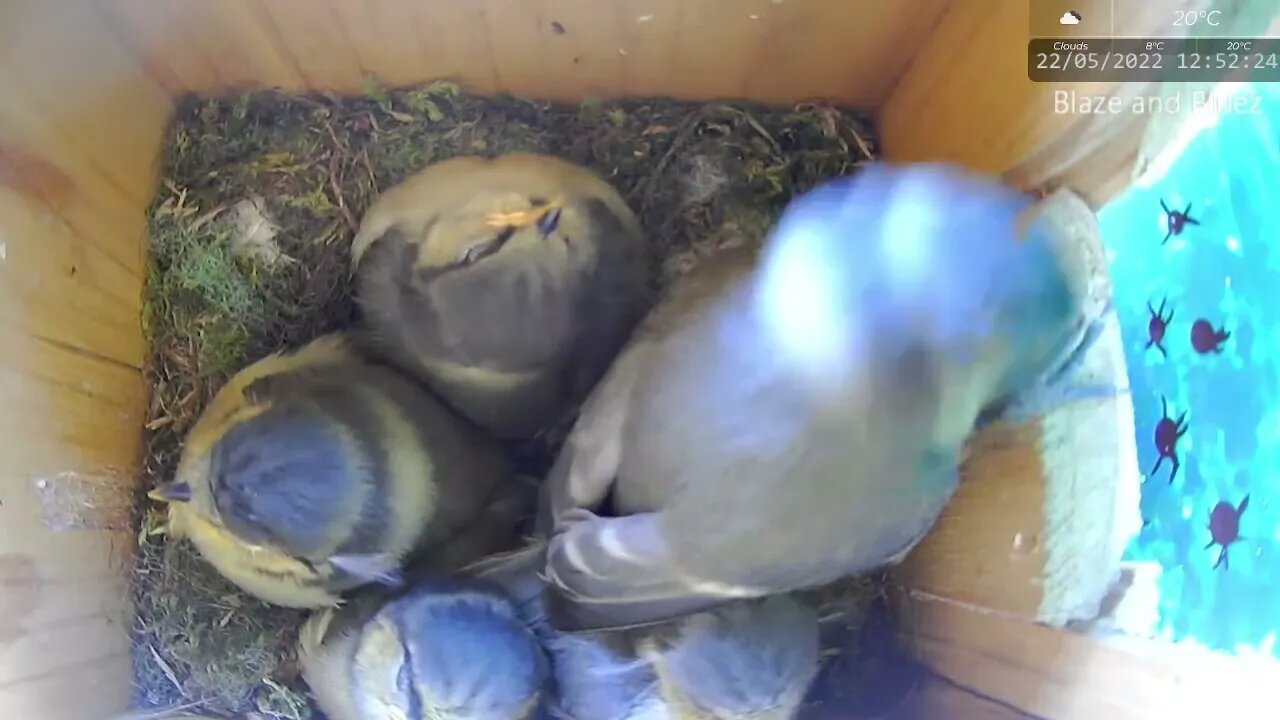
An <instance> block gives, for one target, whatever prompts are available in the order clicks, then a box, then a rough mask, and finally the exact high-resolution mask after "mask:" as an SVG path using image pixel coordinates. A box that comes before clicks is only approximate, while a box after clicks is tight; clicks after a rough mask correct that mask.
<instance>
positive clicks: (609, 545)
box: [540, 164, 1077, 631]
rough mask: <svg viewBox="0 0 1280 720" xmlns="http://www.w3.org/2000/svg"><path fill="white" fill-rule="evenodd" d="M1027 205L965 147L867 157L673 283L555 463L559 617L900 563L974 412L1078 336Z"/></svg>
mask: <svg viewBox="0 0 1280 720" xmlns="http://www.w3.org/2000/svg"><path fill="white" fill-rule="evenodd" d="M1029 204H1030V198H1029V197H1026V196H1024V195H1022V194H1020V193H1018V192H1016V191H1015V190H1013V189H1011V188H1008V187H1006V186H1004V185H1002V184H1000V183H999V182H997V181H996V180H994V179H991V178H986V177H982V176H978V175H974V174H970V173H967V172H964V171H962V170H960V169H958V168H955V167H951V166H945V165H930V164H914V165H912V164H909V165H889V164H880V165H874V166H871V167H869V168H867V169H865V170H863V171H862V172H860V173H859V174H857V175H855V176H853V177H850V178H844V179H840V180H836V181H832V182H829V183H827V184H825V185H823V186H820V187H819V188H817V189H815V190H813V191H810V192H809V193H806V194H804V195H802V196H800V197H798V198H796V199H794V200H793V201H792V202H791V203H790V204H789V205H788V206H787V208H786V209H785V210H784V213H783V215H782V217H781V218H780V219H779V221H778V223H777V224H776V225H775V227H773V228H772V229H771V231H770V233H769V235H768V237H767V238H766V243H765V246H764V247H763V248H761V249H760V250H759V252H758V253H757V252H756V251H753V250H751V249H744V248H738V249H733V250H729V251H725V252H724V253H723V254H722V255H721V256H720V257H718V258H714V259H713V260H711V261H708V262H706V263H704V264H703V265H702V266H700V267H699V268H697V269H695V270H694V271H693V272H691V273H689V274H688V275H685V276H684V277H682V278H680V279H679V280H678V281H677V282H676V283H675V284H673V286H672V288H671V289H670V291H669V292H668V294H667V296H666V297H665V298H663V299H662V300H661V301H660V302H659V304H658V306H657V307H656V308H655V309H654V310H653V311H652V312H651V313H650V314H649V315H648V316H647V317H646V319H645V320H644V321H642V323H641V324H640V325H639V326H638V327H637V329H636V332H635V333H634V334H633V335H632V337H631V339H630V340H629V342H628V345H627V347H626V348H624V350H623V351H622V353H621V354H620V355H619V357H618V360H617V361H616V362H615V363H614V364H613V366H612V367H611V369H610V371H609V373H608V374H607V375H606V376H605V378H604V379H603V380H602V381H601V382H600V384H599V385H598V386H597V387H596V388H595V390H594V391H593V392H592V394H591V395H590V396H589V397H588V399H587V400H586V402H585V403H584V404H583V407H582V411H581V414H580V415H579V417H578V419H577V421H576V424H575V425H574V427H573V429H572V431H571V433H570V435H569V438H568V440H567V441H566V443H565V445H564V447H563V449H562V450H561V451H560V455H559V456H558V458H557V460H556V463H555V466H554V467H553V468H552V471H551V473H550V475H549V477H548V479H547V481H546V485H545V487H544V490H545V495H546V500H545V501H544V503H543V508H542V511H541V513H542V517H541V520H540V526H541V528H542V529H543V531H545V532H550V539H549V545H548V549H547V559H546V566H545V569H544V574H545V575H546V577H547V581H548V584H549V586H550V588H551V591H552V592H551V594H550V597H549V598H548V608H547V609H548V613H549V616H550V618H551V621H552V622H553V624H555V625H556V627H557V628H559V629H561V630H566V631H578V630H590V629H608V628H622V627H631V626H640V625H644V624H647V623H654V622H661V621H663V620H668V619H671V618H675V617H679V616H682V615H687V614H691V613H694V612H700V611H704V610H707V609H709V608H712V607H715V606H717V605H718V604H721V603H723V602H725V601H727V600H730V599H734V598H752V597H763V596H766V595H771V594H775V593H781V592H787V591H792V590H799V589H803V588H810V587H815V586H818V585H825V584H827V583H830V582H832V581H835V580H837V579H840V578H843V577H847V576H850V575H855V574H860V573H863V572H867V571H870V570H873V569H875V568H878V567H883V566H886V565H889V564H892V563H896V562H898V561H899V560H901V558H902V557H904V556H905V555H906V554H907V553H908V552H909V551H910V550H911V549H912V548H913V547H914V546H915V544H916V543H918V542H919V541H920V539H921V538H923V537H924V535H925V534H926V533H927V532H928V530H929V529H930V528H931V527H932V525H933V523H934V522H935V520H936V519H937V517H938V515H939V513H940V512H941V510H942V508H943V507H944V506H945V504H946V503H947V501H948V500H949V499H950V497H951V495H952V493H953V491H954V489H955V487H956V485H957V482H958V465H959V463H960V460H961V459H962V452H963V450H964V447H965V445H966V442H967V440H968V438H969V436H970V435H971V433H972V431H973V429H974V426H975V421H976V419H977V417H978V415H979V413H981V412H982V411H983V410H984V408H986V407H988V406H989V405H991V404H992V403H993V402H995V401H996V399H997V398H998V397H1000V396H1002V395H1003V394H1006V393H1008V392H1009V391H1010V390H1011V389H1013V387H1012V386H1013V384H1014V382H1015V381H1016V380H1017V379H1021V378H1033V377H1036V376H1038V375H1039V374H1040V370H1041V369H1042V368H1044V367H1046V366H1047V365H1049V364H1051V362H1052V361H1053V359H1055V358H1058V357H1060V356H1061V354H1062V344H1063V343H1064V342H1066V338H1068V337H1069V336H1070V332H1069V331H1068V326H1069V325H1070V324H1071V321H1072V319H1073V318H1074V317H1076V316H1077V314H1076V313H1075V311H1074V309H1073V307H1072V305H1073V297H1072V295H1071V293H1070V292H1069V291H1068V287H1067V280H1066V278H1065V276H1064V272H1063V269H1062V267H1061V265H1060V263H1059V262H1058V261H1057V257H1056V256H1055V254H1054V253H1053V252H1052V251H1051V250H1050V249H1049V248H1048V247H1047V246H1046V244H1045V243H1044V242H1042V241H1041V240H1040V239H1037V237H1035V236H1030V237H1026V238H1023V234H1022V232H1021V230H1022V226H1021V225H1020V219H1021V218H1022V213H1023V212H1024V211H1025V210H1026V208H1027V207H1028V205H1029Z"/></svg>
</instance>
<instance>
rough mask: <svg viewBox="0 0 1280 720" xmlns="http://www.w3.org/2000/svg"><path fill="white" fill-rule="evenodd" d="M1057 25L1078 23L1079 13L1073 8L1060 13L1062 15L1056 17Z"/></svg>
mask: <svg viewBox="0 0 1280 720" xmlns="http://www.w3.org/2000/svg"><path fill="white" fill-rule="evenodd" d="M1058 24H1059V25H1079V24H1080V13H1078V12H1076V11H1075V10H1071V11H1068V12H1064V13H1062V17H1060V18H1058Z"/></svg>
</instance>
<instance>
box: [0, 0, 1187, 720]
mask: <svg viewBox="0 0 1280 720" xmlns="http://www.w3.org/2000/svg"><path fill="white" fill-rule="evenodd" d="M1028 5H1029V3H1027V2H1026V0H989V1H987V2H981V3H978V2H968V0H964V1H962V2H952V1H951V0H913V1H912V2H878V3H873V2H854V1H853V0H841V1H839V2H836V1H834V0H360V1H357V0H5V1H4V2H3V3H0V320H2V321H3V324H2V325H0V407H4V409H5V411H6V412H5V413H4V414H3V416H0V422H2V423H4V425H3V429H4V436H3V437H4V440H3V441H0V447H2V448H3V450H2V452H3V455H2V457H4V458H5V462H3V463H2V464H0V469H2V470H3V472H2V474H0V717H15V718H41V719H44V718H48V719H50V720H64V719H66V720H89V719H90V718H98V717H101V716H102V715H103V714H105V713H108V712H110V711H113V710H116V709H118V708H120V707H122V706H123V704H124V701H125V698H126V696H127V692H128V688H129V663H128V657H127V654H126V653H127V641H126V634H125V629H126V628H125V624H127V623H128V622H129V620H128V595H127V588H126V587H125V581H124V577H123V573H122V565H123V563H124V562H125V560H126V559H127V557H128V554H129V552H130V549H131V545H132V538H131V533H130V528H129V527H128V515H127V513H128V506H129V501H130V499H131V495H130V493H131V492H132V489H133V488H132V481H133V478H134V476H135V469H136V460H137V451H138V439H139V433H138V425H139V421H140V418H141V416H142V411H143V407H144V403H145V402H146V390H145V388H144V387H143V383H142V382H141V378H140V374H139V371H138V368H139V365H140V363H141V361H142V358H143V354H144V347H143V341H142V335H141V331H140V326H139V323H138V319H137V318H138V311H139V306H140V291H141V288H142V282H143V274H144V265H145V262H144V255H143V248H144V242H143V241H144V218H143V208H144V207H145V205H146V203H147V202H148V200H149V198H150V195H151V192H152V189H153V185H154V181H155V176H156V161H157V152H158V146H159V142H160V138H161V134H162V130H163V127H164V124H165V122H166V121H167V118H168V116H169V113H170V112H171V109H172V108H171V103H172V98H173V97H175V96H177V95H178V94H180V93H182V92H185V91H188V90H194V91H212V90H218V89H223V88H249V87H266V86H279V87H283V88H287V89H291V90H302V89H312V90H332V91H339V92H355V91H359V89H360V87H361V83H362V78H363V77H364V76H365V75H375V76H377V77H378V78H379V79H380V80H381V81H382V82H384V83H386V84H390V85H404V84H410V83H416V82H421V81H426V80H431V79H436V78H451V79H455V80H458V81H460V82H463V83H465V84H467V85H469V86H472V87H474V88H475V89H478V90H482V91H488V92H503V91H510V92H517V93H520V94H524V95H530V96H535V97H544V98H551V99H579V98H582V97H585V96H603V95H642V94H665V95H672V96H677V97H686V98H703V99H707V98H716V97H720V98H725V97H730V98H732V97H744V98H751V99H758V100H764V101H772V102H792V101H798V100H807V99H814V98H822V99H830V100H835V101H840V102H846V103H851V104H859V105H867V106H870V107H873V108H882V110H883V113H882V125H883V127H884V135H885V144H886V148H887V151H888V153H889V154H890V155H891V156H893V157H896V158H899V159H938V158H947V159H952V160H958V161H961V162H964V163H966V164H969V165H971V166H976V167H978V168H981V169H988V170H994V171H997V172H1003V173H1007V174H1008V175H1009V176H1010V177H1012V178H1013V179H1015V180H1017V181H1019V182H1021V183H1023V184H1025V185H1027V186H1044V185H1046V184H1050V185H1051V184H1056V183H1067V184H1071V185H1072V186H1074V187H1075V188H1076V189H1078V190H1080V191H1081V192H1082V193H1083V194H1085V195H1086V196H1088V197H1090V198H1091V199H1093V200H1094V201H1095V202H1100V201H1102V200H1104V199H1105V198H1106V197H1108V196H1109V195H1110V194H1112V193H1114V192H1115V191H1116V190H1118V189H1119V188H1120V187H1122V186H1123V184H1124V182H1125V181H1126V180H1127V172H1128V167H1129V163H1130V162H1131V155H1132V153H1131V150H1133V149H1134V148H1136V142H1134V140H1135V138H1136V136H1135V133H1136V132H1137V130H1135V128H1139V126H1138V125H1135V124H1134V122H1133V119H1132V118H1128V119H1126V118H1105V117H1092V118H1091V117H1080V116H1071V115H1065V116H1060V115H1054V113H1053V110H1052V104H1051V103H1052V100H1051V92H1052V90H1053V89H1054V88H1052V87H1050V86H1038V85H1033V84H1031V83H1030V82H1029V81H1027V80H1026V77H1025V55H1024V53H1025V38H1026V31H1027V28H1028V23H1029V18H1028V15H1027V13H1028ZM1104 6H1108V3H1107V2H1106V1H1105V0H1087V1H1084V2H1080V3H1077V4H1076V5H1075V6H1073V7H1077V9H1080V10H1081V11H1082V12H1084V13H1086V14H1089V13H1095V12H1103V8H1104ZM1167 7H1168V5H1167V4H1165V8H1166V9H1167ZM1149 19H1150V18H1149V17H1147V16H1145V15H1142V14H1141V13H1139V14H1138V15H1135V16H1134V17H1132V18H1129V17H1122V18H1121V19H1120V22H1122V23H1127V24H1128V27H1130V28H1138V27H1140V26H1141V24H1142V23H1143V22H1146V21H1147V20H1149ZM1134 32H1135V34H1136V31H1134ZM1094 90H1095V91H1097V92H1107V93H1120V92H1123V91H1124V89H1123V88H1114V87H1106V88H1095V89H1094ZM1130 90H1132V89H1130ZM1139 129H1140V128H1139ZM989 461H990V462H988V463H986V466H984V467H986V468H987V469H985V470H982V471H981V472H978V473H977V474H978V477H976V478H974V479H975V480H977V481H979V482H981V481H983V480H986V482H987V485H986V486H985V489H984V487H983V486H981V485H977V484H975V486H974V489H972V490H970V491H969V492H971V493H976V495H972V496H969V501H968V504H967V505H966V507H970V508H973V507H990V508H996V509H999V508H1003V510H991V509H988V510H983V511H982V512H987V513H991V512H998V514H1000V515H1003V516H1006V517H1013V516H1016V517H1017V518H1018V519H1019V521H1023V520H1026V521H1030V522H1032V523H1034V522H1036V521H1037V519H1038V518H1039V517H1040V516H1039V514H1038V513H1037V510H1038V508H1039V506H1040V505H1042V503H1043V492H1042V490H1041V487H1040V486H1039V485H1038V484H1037V483H1039V478H1040V477H1041V475H1042V470H1043V469H1042V468H1041V467H1040V466H1039V460H1038V458H1037V457H1035V456H1034V454H1029V453H1028V451H1027V448H1026V447H1025V446H1024V447H1023V448H1022V449H1021V450H1017V449H1015V450H1011V451H1009V454H1008V455H1007V457H1005V458H1004V459H1003V460H1002V459H1000V458H997V457H996V456H992V457H991V458H989ZM1011 493H1012V494H1011ZM1001 532H1003V530H1001ZM992 534H993V536H994V535H997V534H1000V533H992ZM935 544H936V543H935ZM1035 562H1036V557H1035V556H1034V554H1031V555H1029V556H1028V559H1027V560H1026V562H1024V563H1023V564H1022V565H1020V566H1019V565H1017V564H1016V563H1015V564H1014V567H1015V574H1016V573H1022V575H1021V577H1023V579H1024V580H1025V579H1026V578H1029V577H1032V576H1033V575H1034V568H1035V567H1036V565H1035ZM1007 566H1009V563H1007V562H1006V563H1005V564H1004V565H1001V564H1000V563H999V562H996V561H992V562H990V563H988V562H987V561H985V560H984V561H982V563H981V564H977V565H963V564H960V565H954V566H949V567H953V569H954V568H955V567H961V568H976V569H975V570H974V571H973V572H971V573H970V572H969V571H968V570H966V571H965V572H952V573H951V575H950V576H947V582H951V581H952V580H954V581H955V582H956V583H960V584H961V585H964V583H965V582H966V581H967V583H968V584H967V585H964V587H967V588H968V589H970V590H972V591H973V592H974V593H975V594H974V595H973V596H974V597H980V596H981V592H987V593H988V596H990V595H991V593H990V590H989V589H988V590H985V591H983V590H982V588H983V587H988V588H989V586H984V585H982V578H983V577H985V576H984V575H983V573H984V572H987V573H996V574H997V575H999V574H1000V573H1003V572H1005V570H1006V569H1007ZM983 568H987V569H986V570H983ZM992 568H994V569H992ZM1019 568H1021V569H1019ZM966 574H968V578H966V577H963V576H965V575H966ZM1004 576H1005V577H1008V575H1007V574H1006V575H1004ZM934 577H935V579H938V578H941V577H942V576H941V575H935V576H934ZM962 589H963V588H962ZM1006 590H1007V591H1006V592H1004V593H1002V594H1001V597H1004V598H1005V599H1007V600H1010V601H1011V602H1012V603H1013V604H1015V605H1017V604H1019V603H1025V604H1026V606H1027V607H1029V606H1030V604H1032V602H1033V600H1034V595H1033V594H1031V593H1030V592H1029V591H1028V590H1027V589H1026V588H1007V589H1006ZM957 592H959V591H957ZM993 602H994V601H993ZM930 607H932V606H930ZM920 622H921V624H920V626H919V627H920V629H921V633H922V636H923V637H924V638H926V640H925V642H924V645H923V650H924V652H925V653H926V655H927V657H929V658H930V660H931V661H933V662H934V663H935V665H936V666H937V667H938V668H939V669H940V670H941V671H942V672H944V673H946V674H947V676H948V677H950V678H952V679H953V680H956V679H961V680H965V681H967V683H968V684H969V685H970V686H972V687H974V688H976V689H978V690H980V691H981V692H983V693H986V694H988V695H992V696H994V697H997V698H998V699H999V700H1001V701H1003V702H1008V703H1012V704H1014V705H1016V706H1017V707H1019V708H1022V709H1023V710H1027V711H1033V712H1035V713H1036V714H1039V715H1042V716H1045V717H1086V716H1087V717H1095V716H1096V717H1103V716H1105V715H1080V714H1079V711H1080V710H1081V708H1083V709H1085V710H1088V711H1090V712H1092V711H1094V710H1098V711H1104V710H1108V709H1110V708H1112V707H1116V706H1117V704H1122V705H1123V704H1124V703H1122V702H1121V701H1120V700H1117V699H1116V698H1118V696H1119V695H1118V694H1119V693H1121V692H1122V691H1123V689H1124V686H1123V685H1122V684H1114V685H1113V686H1111V687H1110V688H1109V689H1107V693H1110V694H1107V693H1104V694H1103V695H1102V696H1101V697H1102V699H1101V700H1097V701H1094V702H1092V704H1089V703H1086V704H1084V705H1081V704H1079V703H1077V702H1076V701H1075V700H1073V698H1077V697H1091V696H1090V693H1094V692H1095V690H1096V689H1095V688H1094V687H1093V685H1094V684H1095V683H1098V682H1103V683H1105V682H1107V680H1106V677H1105V676H1106V674H1107V671H1106V669H1107V668H1114V669H1115V670H1116V671H1117V672H1121V673H1123V674H1122V678H1123V680H1124V681H1125V682H1128V681H1131V680H1132V679H1133V677H1135V676H1141V675H1142V674H1143V672H1144V670H1143V667H1142V665H1141V662H1138V661H1132V660H1126V659H1123V658H1121V659H1120V660H1117V657H1120V656H1117V655H1114V654H1108V653H1107V652H1100V653H1099V654H1098V655H1097V656H1096V657H1097V659H1096V662H1098V663H1101V665H1090V664H1089V663H1090V662H1095V660H1094V659H1093V658H1094V655H1092V654H1090V653H1091V651H1090V649H1089V648H1090V647H1091V642H1092V641H1089V640H1086V639H1083V638H1081V637H1079V636H1073V635H1070V634H1068V633H1062V632H1056V631H1052V630H1048V629H1045V628H1037V627H1035V626H1030V625H1028V626H1026V627H1025V628H1024V627H1023V624H1022V621H1019V620H1010V619H1007V618H1006V619H1000V618H997V617H994V616H988V615H986V614H983V613H980V612H977V611H975V610H972V609H966V608H961V607H959V606H953V605H943V606H939V608H936V609H932V610H929V611H921V613H920ZM1028 628H1030V629H1028ZM929 638H932V640H929ZM1028 643H1031V644H1028ZM1068 651H1070V652H1068ZM1059 656H1062V657H1065V658H1067V660H1068V662H1065V663H1059V662H1058V658H1059ZM1099 668H1102V669H1099ZM1160 677H1162V678H1165V679H1167V678H1168V677H1171V676H1170V675H1168V674H1166V675H1162V676H1160ZM1014 680H1016V681H1017V682H1019V683H1023V685H1011V684H1010V683H1011V682H1013V681H1014ZM1152 688H1154V689H1157V690H1158V689H1162V688H1165V685H1161V684H1160V682H1157V683H1156V684H1155V685H1149V686H1148V689H1152ZM914 702H915V703H917V706H918V707H917V709H919V711H920V713H921V714H920V716H921V717H1016V716H1019V713H1017V712H1014V711H1012V710H1008V709H1006V708H1003V706H1000V705H998V704H992V703H991V702H990V701H988V700H978V699H977V698H976V696H974V695H972V694H969V693H966V692H965V691H963V690H959V689H957V688H956V687H954V686H953V685H950V684H947V683H941V682H938V683H932V684H930V685H928V686H927V687H926V689H925V692H923V693H922V694H921V695H920V696H919V697H917V698H916V700H914ZM1140 704H1141V703H1140V701H1135V702H1130V703H1128V704H1127V705H1125V707H1127V708H1129V709H1130V711H1131V712H1130V713H1129V714H1127V715H1116V716H1115V717H1149V716H1151V715H1144V714H1142V713H1141V708H1140ZM1156 716H1158V715H1156Z"/></svg>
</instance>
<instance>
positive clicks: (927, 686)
mask: <svg viewBox="0 0 1280 720" xmlns="http://www.w3.org/2000/svg"><path fill="white" fill-rule="evenodd" d="M935 718H946V719H947V720H1035V718H1033V717H1032V716H1031V715H1028V714H1026V713H1024V712H1020V711H1018V710H1016V709H1014V708H1010V707H1008V706H1006V705H1002V704H1000V703H998V702H993V701H992V700H990V699H987V698H983V697H980V696H978V695H975V694H974V693H972V692H969V691H967V690H965V689H963V688H961V687H958V686H957V685H955V684H954V683H951V682H948V681H947V680H946V679H944V678H941V677H933V676H931V677H928V678H926V679H925V680H924V682H923V684H922V685H921V686H920V687H918V688H917V689H916V691H915V692H914V693H912V695H911V697H909V698H907V700H906V701H905V702H904V703H903V704H902V706H901V707H899V708H898V709H897V710H895V711H894V712H892V713H890V714H889V715H886V716H885V717H884V718H883V720H934V719H935Z"/></svg>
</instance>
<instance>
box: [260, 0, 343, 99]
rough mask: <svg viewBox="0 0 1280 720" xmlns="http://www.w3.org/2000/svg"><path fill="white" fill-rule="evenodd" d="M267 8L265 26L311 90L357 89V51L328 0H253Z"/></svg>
mask: <svg viewBox="0 0 1280 720" xmlns="http://www.w3.org/2000/svg"><path fill="white" fill-rule="evenodd" d="M256 1H257V2H260V3H261V4H262V7H263V9H265V10H266V15H265V16H266V22H265V29H266V30H267V31H268V33H269V34H270V35H272V36H273V37H275V38H277V39H278V40H277V42H278V43H279V44H281V45H282V46H283V48H282V49H283V51H284V52H285V53H287V54H288V55H289V57H290V58H292V60H293V62H294V64H295V66H296V67H297V69H298V73H299V74H300V75H301V76H302V80H303V82H305V83H306V84H307V87H309V88H311V89H313V90H334V91H338V92H345V93H355V92H359V91H360V86H361V80H362V78H363V77H364V74H365V70H364V68H363V67H362V66H361V62H360V54H359V52H358V48H356V47H355V46H354V45H353V44H352V42H351V40H350V38H349V37H348V36H347V34H346V30H345V28H344V27H343V26H342V24H341V23H340V22H339V18H338V15H337V13H336V12H334V9H333V5H334V4H336V3H330V2H328V1H327V0H256Z"/></svg>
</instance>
